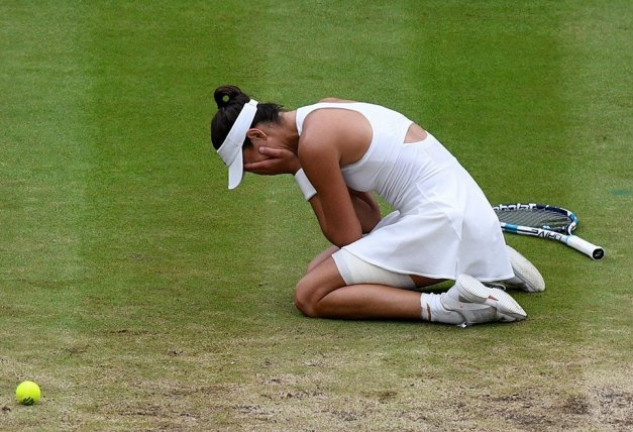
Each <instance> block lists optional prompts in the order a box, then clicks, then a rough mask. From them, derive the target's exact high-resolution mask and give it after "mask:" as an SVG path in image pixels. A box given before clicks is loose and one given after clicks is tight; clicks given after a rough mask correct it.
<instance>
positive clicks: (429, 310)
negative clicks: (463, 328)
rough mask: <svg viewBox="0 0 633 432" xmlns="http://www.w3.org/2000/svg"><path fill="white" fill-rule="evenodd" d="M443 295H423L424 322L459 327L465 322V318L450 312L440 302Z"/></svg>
mask: <svg viewBox="0 0 633 432" xmlns="http://www.w3.org/2000/svg"><path fill="white" fill-rule="evenodd" d="M441 296H442V294H432V293H422V294H421V295H420V306H422V321H429V322H441V323H444V324H455V325H459V324H461V323H463V322H464V317H463V316H462V315H461V314H460V313H457V312H455V311H450V310H448V309H446V308H444V306H443V305H442V302H441V301H440V298H441Z"/></svg>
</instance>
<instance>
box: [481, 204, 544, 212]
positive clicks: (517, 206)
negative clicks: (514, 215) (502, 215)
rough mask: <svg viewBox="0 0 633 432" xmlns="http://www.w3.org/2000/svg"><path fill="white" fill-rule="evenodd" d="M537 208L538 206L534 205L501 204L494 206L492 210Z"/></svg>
mask: <svg viewBox="0 0 633 432" xmlns="http://www.w3.org/2000/svg"><path fill="white" fill-rule="evenodd" d="M536 206H537V204H534V203H529V204H521V203H516V204H499V205H498V206H494V207H493V208H492V209H493V210H500V211H517V210H533V209H534V208H536Z"/></svg>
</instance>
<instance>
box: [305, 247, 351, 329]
mask: <svg viewBox="0 0 633 432" xmlns="http://www.w3.org/2000/svg"><path fill="white" fill-rule="evenodd" d="M343 286H345V281H344V280H343V278H342V277H341V275H340V274H339V272H338V269H337V267H336V264H335V263H334V260H333V259H332V258H331V257H327V258H325V259H324V261H323V262H321V264H318V265H317V266H316V267H315V268H314V269H313V270H312V271H310V272H308V273H307V274H306V275H305V276H303V277H302V278H301V280H299V282H298V283H297V286H296V287H295V295H294V300H295V306H296V307H297V309H299V310H300V311H301V313H303V314H304V315H305V316H308V317H311V318H318V317H320V316H322V314H321V313H320V308H319V306H320V303H321V300H323V298H324V297H326V296H327V295H328V294H330V293H331V292H332V291H334V290H337V289H339V288H341V287H343Z"/></svg>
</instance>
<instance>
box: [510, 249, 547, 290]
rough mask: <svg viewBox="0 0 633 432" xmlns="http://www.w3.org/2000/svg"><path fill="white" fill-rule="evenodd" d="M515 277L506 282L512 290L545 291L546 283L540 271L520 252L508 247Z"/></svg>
mask: <svg viewBox="0 0 633 432" xmlns="http://www.w3.org/2000/svg"><path fill="white" fill-rule="evenodd" d="M506 248H507V250H508V256H509V257H510V263H511V264H512V270H513V271H514V277H513V278H512V279H510V280H507V281H504V283H505V284H506V285H508V286H509V287H511V288H519V289H522V290H523V291H527V292H541V291H544V290H545V281H544V280H543V276H541V273H540V272H539V271H538V269H537V268H536V267H535V266H534V264H532V263H531V262H530V261H529V260H528V259H527V258H525V257H524V256H523V255H521V254H520V253H519V252H517V251H516V250H514V249H513V248H511V247H510V246H508V245H506Z"/></svg>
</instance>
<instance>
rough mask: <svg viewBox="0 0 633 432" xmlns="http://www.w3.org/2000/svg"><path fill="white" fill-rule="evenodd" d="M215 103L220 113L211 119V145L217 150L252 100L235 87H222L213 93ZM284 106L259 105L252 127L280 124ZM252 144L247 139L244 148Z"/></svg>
mask: <svg viewBox="0 0 633 432" xmlns="http://www.w3.org/2000/svg"><path fill="white" fill-rule="evenodd" d="M213 98H214V99H215V103H216V104H217V105H218V112H217V113H215V115H214V116H213V118H212V119H211V143H212V144H213V148H215V149H216V150H217V149H218V148H220V146H221V145H222V143H223V142H224V140H225V139H226V136H227V135H228V134H229V131H230V130H231V126H233V123H235V120H237V116H238V115H239V114H240V111H241V110H242V107H243V106H244V104H246V103H248V101H250V100H251V98H250V96H248V95H247V94H246V93H244V92H243V91H242V90H240V88H239V87H236V86H233V85H226V86H220V87H218V88H216V89H215V92H214V93H213ZM282 108H283V107H282V106H281V105H277V104H274V103H263V104H258V105H257V113H256V114H255V118H254V119H253V123H252V124H251V127H253V126H254V125H256V124H258V123H262V122H263V123H277V124H278V123H279V113H280V112H281V111H282ZM250 145H251V142H250V140H249V139H248V138H247V139H246V140H245V141H244V147H247V146H250Z"/></svg>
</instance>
